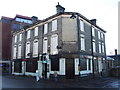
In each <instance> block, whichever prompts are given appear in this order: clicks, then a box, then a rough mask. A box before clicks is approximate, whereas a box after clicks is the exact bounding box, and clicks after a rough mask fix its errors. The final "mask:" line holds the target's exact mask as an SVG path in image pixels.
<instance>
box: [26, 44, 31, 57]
mask: <svg viewBox="0 0 120 90" xmlns="http://www.w3.org/2000/svg"><path fill="white" fill-rule="evenodd" d="M29 53H30V42H27V43H26V58H29V57H30V55H29Z"/></svg>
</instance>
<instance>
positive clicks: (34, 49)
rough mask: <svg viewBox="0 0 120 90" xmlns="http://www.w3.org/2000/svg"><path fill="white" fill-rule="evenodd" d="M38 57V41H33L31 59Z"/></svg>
mask: <svg viewBox="0 0 120 90" xmlns="http://www.w3.org/2000/svg"><path fill="white" fill-rule="evenodd" d="M37 56H38V40H34V42H33V57H37Z"/></svg>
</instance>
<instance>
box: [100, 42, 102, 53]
mask: <svg viewBox="0 0 120 90" xmlns="http://www.w3.org/2000/svg"><path fill="white" fill-rule="evenodd" d="M99 53H102V49H101V42H99Z"/></svg>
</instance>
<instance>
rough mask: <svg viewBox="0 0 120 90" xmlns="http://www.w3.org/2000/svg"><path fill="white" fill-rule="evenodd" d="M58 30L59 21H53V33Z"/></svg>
mask: <svg viewBox="0 0 120 90" xmlns="http://www.w3.org/2000/svg"><path fill="white" fill-rule="evenodd" d="M56 30H57V20H53V21H52V31H56Z"/></svg>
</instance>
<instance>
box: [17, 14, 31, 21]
mask: <svg viewBox="0 0 120 90" xmlns="http://www.w3.org/2000/svg"><path fill="white" fill-rule="evenodd" d="M17 17H20V18H24V19H29V20H32V18H31V17H28V16H23V15H19V14H16V16H15V18H17Z"/></svg>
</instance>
